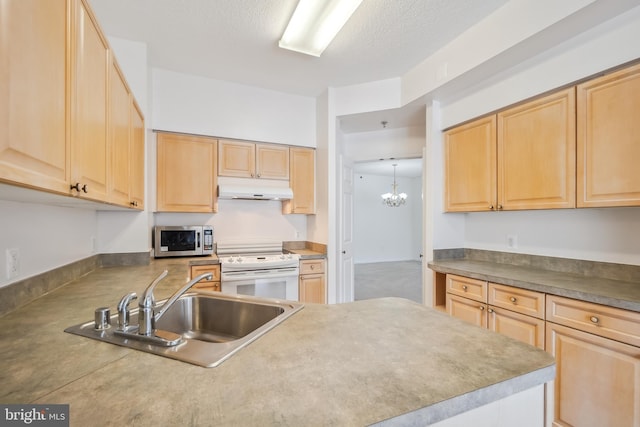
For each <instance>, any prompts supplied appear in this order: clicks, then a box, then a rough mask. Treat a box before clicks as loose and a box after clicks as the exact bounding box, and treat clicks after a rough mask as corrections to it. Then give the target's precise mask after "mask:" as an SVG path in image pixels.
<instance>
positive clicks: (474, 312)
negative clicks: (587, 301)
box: [446, 274, 545, 350]
mask: <svg viewBox="0 0 640 427" xmlns="http://www.w3.org/2000/svg"><path fill="white" fill-rule="evenodd" d="M446 307H447V312H448V313H449V314H450V315H451V316H453V317H457V318H459V319H462V320H464V321H466V322H469V323H472V324H474V325H477V326H480V327H483V328H488V329H489V330H491V331H494V332H498V333H499V334H502V335H506V336H508V337H510V338H513V339H516V340H518V341H522V342H524V343H527V344H530V345H533V346H536V347H538V348H540V349H543V350H544V344H545V340H544V334H545V332H544V294H541V293H540V292H533V291H528V290H525V289H520V288H514V287H511V286H505V285H499V284H496V283H487V282H484V281H482V280H477V279H471V278H468V277H462V276H456V275H451V274H448V275H447V296H446Z"/></svg>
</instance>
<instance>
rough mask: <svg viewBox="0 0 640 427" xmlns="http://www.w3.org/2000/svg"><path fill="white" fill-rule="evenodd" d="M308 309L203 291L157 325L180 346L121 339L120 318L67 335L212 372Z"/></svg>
mask: <svg viewBox="0 0 640 427" xmlns="http://www.w3.org/2000/svg"><path fill="white" fill-rule="evenodd" d="M162 303H163V301H160V302H159V303H158V304H157V305H158V306H160V305H162ZM303 307H304V305H303V304H301V303H297V302H292V301H283V300H273V299H266V298H255V297H249V296H245V295H227V294H222V293H220V292H208V291H197V292H189V293H186V294H184V295H182V296H181V297H180V298H179V299H178V300H177V301H176V302H175V303H174V304H173V305H171V307H169V308H168V309H167V311H166V312H165V313H164V314H163V316H162V317H161V318H160V319H158V321H157V323H156V324H155V327H156V329H157V331H158V333H159V334H161V333H163V331H168V332H170V333H172V334H177V335H179V336H180V337H181V339H180V342H179V343H178V344H176V345H172V346H162V345H154V344H153V343H149V342H146V341H144V340H138V339H135V337H134V338H130V337H127V336H123V335H121V334H118V333H117V327H116V318H117V315H113V316H111V321H110V325H109V326H108V327H106V328H105V329H96V326H95V323H94V322H93V321H91V322H86V323H82V324H79V325H75V326H71V327H69V328H67V329H65V332H69V333H72V334H76V335H81V336H84V337H88V338H93V339H96V340H100V341H104V342H108V343H111V344H117V345H120V346H123V347H128V348H132V349H136V350H141V351H145V352H148V353H153V354H156V355H159V356H164V357H169V358H172V359H177V360H181V361H183V362H188V363H192V364H195V365H200V366H204V367H209V368H210V367H215V366H218V365H219V364H220V363H222V362H223V361H225V360H226V359H228V358H229V357H231V356H232V355H233V354H235V353H236V352H237V351H239V350H240V349H241V348H243V347H245V346H246V345H248V344H249V343H251V342H252V341H254V340H255V339H257V338H258V337H260V336H261V335H264V334H265V333H267V332H268V331H270V330H271V329H273V328H274V327H276V326H277V325H278V324H280V323H281V322H283V321H284V320H285V319H287V318H288V317H290V316H291V315H293V314H294V313H296V312H297V311H299V310H301V309H302V308H303ZM130 322H131V324H137V323H138V310H137V309H134V310H132V311H131V313H130Z"/></svg>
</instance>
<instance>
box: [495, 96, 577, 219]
mask: <svg viewBox="0 0 640 427" xmlns="http://www.w3.org/2000/svg"><path fill="white" fill-rule="evenodd" d="M575 135H576V134H575V89H574V88H571V89H567V90H563V91H560V92H557V93H553V94H551V95H549V96H545V97H543V98H539V99H536V100H534V101H531V102H527V103H525V104H522V105H519V106H517V107H513V108H510V109H508V110H505V111H503V112H500V113H498V206H497V207H498V209H508V210H514V209H550V208H573V207H575V188H576V187H575V171H576V168H575V163H576V154H575V150H576V136H575Z"/></svg>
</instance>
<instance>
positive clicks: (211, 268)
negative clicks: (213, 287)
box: [191, 264, 220, 283]
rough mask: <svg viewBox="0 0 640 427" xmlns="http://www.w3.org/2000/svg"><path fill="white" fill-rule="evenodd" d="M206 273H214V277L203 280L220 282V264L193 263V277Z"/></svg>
mask: <svg viewBox="0 0 640 427" xmlns="http://www.w3.org/2000/svg"><path fill="white" fill-rule="evenodd" d="M204 273H212V274H213V278H212V279H211V280H206V279H205V280H202V282H201V283H204V282H219V281H220V265H219V264H208V265H192V266H191V278H192V279H193V278H194V277H196V276H199V275H201V274H204Z"/></svg>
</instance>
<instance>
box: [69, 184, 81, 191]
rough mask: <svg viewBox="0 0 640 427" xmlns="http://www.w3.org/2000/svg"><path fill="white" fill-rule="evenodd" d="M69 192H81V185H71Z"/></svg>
mask: <svg viewBox="0 0 640 427" xmlns="http://www.w3.org/2000/svg"><path fill="white" fill-rule="evenodd" d="M69 190H76V191H77V192H80V183H79V182H76V183H75V185H69Z"/></svg>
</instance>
